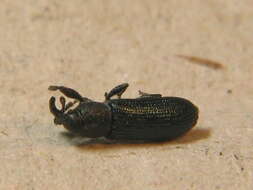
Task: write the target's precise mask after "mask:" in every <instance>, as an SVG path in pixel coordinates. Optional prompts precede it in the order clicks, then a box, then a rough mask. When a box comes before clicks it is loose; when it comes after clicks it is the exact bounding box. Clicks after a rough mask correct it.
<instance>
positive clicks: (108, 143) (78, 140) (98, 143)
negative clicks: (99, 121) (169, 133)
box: [60, 129, 211, 150]
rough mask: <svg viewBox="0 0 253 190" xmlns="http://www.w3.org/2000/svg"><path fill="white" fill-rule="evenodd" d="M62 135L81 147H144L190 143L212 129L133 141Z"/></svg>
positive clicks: (200, 138)
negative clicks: (168, 137) (177, 135)
mask: <svg viewBox="0 0 253 190" xmlns="http://www.w3.org/2000/svg"><path fill="white" fill-rule="evenodd" d="M60 135H61V136H62V137H63V138H65V139H67V140H68V141H69V143H70V144H71V145H73V146H76V147H77V148H80V149H84V150H85V149H112V148H124V147H133V148H134V147H143V146H149V147H150V146H160V145H167V144H168V145H180V144H190V143H195V142H197V141H200V140H203V139H207V138H209V137H210V136H211V130H210V129H194V130H191V131H189V132H188V133H187V134H185V135H183V136H181V137H178V138H176V139H173V140H168V141H157V142H149V141H133V140H131V141H130V140H108V139H105V138H97V139H87V138H83V137H81V136H77V135H75V134H72V133H70V132H61V133H60Z"/></svg>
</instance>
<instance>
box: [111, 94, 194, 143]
mask: <svg viewBox="0 0 253 190" xmlns="http://www.w3.org/2000/svg"><path fill="white" fill-rule="evenodd" d="M108 104H109V106H110V107H111V112H112V131H111V133H110V135H109V136H107V138H109V139H123V140H124V139H125V140H144V141H155V140H157V141H162V140H169V139H173V138H176V137H178V136H180V135H182V134H184V133H185V132H187V131H188V130H189V129H191V128H192V127H193V126H194V125H195V124H196V122H197V119H198V108H197V107H196V106H194V105H193V104H192V103H191V102H190V101H188V100H186V99H183V98H178V97H162V98H155V97H147V98H139V99H119V100H117V99H114V100H110V101H109V102H108Z"/></svg>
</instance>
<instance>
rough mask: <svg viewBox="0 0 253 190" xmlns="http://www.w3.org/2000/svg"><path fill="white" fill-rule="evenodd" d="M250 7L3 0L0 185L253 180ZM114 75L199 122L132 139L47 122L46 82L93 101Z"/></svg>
mask: <svg viewBox="0 0 253 190" xmlns="http://www.w3.org/2000/svg"><path fill="white" fill-rule="evenodd" d="M252 18H253V11H252V0H241V1H238V0H224V1H220V0H205V1H203V0H192V1H188V0H182V1H177V0H168V1H163V0H156V1H154V0H143V1H130V0H129V1H128V0H125V1H118V0H107V1H98V0H92V1H91V0H74V1H69V0H61V1H57V0H50V1H49V0H43V1H42V0H38V1H34V0H22V1H18V0H13V1H7V0H2V1H1V6H0V26H1V27H0V40H1V43H0V77H1V80H0V87H1V92H0V106H1V112H0V141H1V143H0V155H1V156H0V163H1V169H0V179H1V180H0V189H22V190H23V189H28V190H29V189H56V190H57V189H60V190H65V189H66V190H68V189H76V190H79V189H80V190H83V189H85V190H94V189H100V190H114V189H120V190H140V189H145V190H151V189H160V190H168V189H179V190H181V189H189V190H191V189H193V190H194V189H196V190H199V189H205V190H214V189H217V190H218V189H222V190H223V189H229V190H238V189H240V190H252V187H253V180H252V179H253V149H252V147H253V129H252V124H253V115H252V113H253V100H252V95H253V84H252V79H253V78H252V77H253V75H252V73H253V66H252V49H253V38H252V34H253V22H252ZM176 55H188V56H197V57H201V58H206V59H210V60H217V61H219V63H221V64H222V65H223V66H224V68H226V69H221V70H213V69H210V68H207V67H202V66H199V65H197V64H190V63H189V62H188V61H187V60H183V59H180V58H178V57H177V56H176ZM122 82H129V83H130V84H131V86H130V87H129V89H128V90H127V91H126V92H125V94H124V95H123V97H130V98H135V97H136V96H137V94H138V93H137V91H138V90H142V91H144V92H150V93H161V94H164V95H168V96H179V97H185V98H187V99H189V100H191V101H192V102H194V103H195V104H196V105H198V107H199V110H200V118H199V121H198V125H197V126H196V127H195V128H194V129H193V130H191V131H190V132H189V133H188V134H187V135H186V136H184V137H182V138H179V139H178V140H176V141H173V142H168V143H162V144H139V145H135V144H101V143H99V142H98V144H96V143H94V142H93V144H92V142H90V143H87V142H86V141H84V140H83V139H80V138H79V137H73V136H70V135H67V134H65V133H61V132H64V131H65V130H64V129H63V128H59V127H55V126H54V124H53V122H52V119H53V117H52V115H51V114H50V113H49V110H48V100H49V98H50V96H52V93H49V92H48V90H47V88H48V86H49V85H52V84H57V85H65V86H70V87H73V88H74V89H80V93H81V94H82V95H84V96H86V97H94V99H95V100H98V101H102V100H103V99H104V97H103V96H102V95H103V94H104V92H105V91H107V90H109V89H110V88H111V87H112V86H114V85H117V84H119V83H122ZM228 92H229V93H228ZM53 95H55V96H57V93H56V94H54V93H53ZM76 144H78V145H79V146H75V145H76Z"/></svg>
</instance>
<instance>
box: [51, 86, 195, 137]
mask: <svg viewBox="0 0 253 190" xmlns="http://www.w3.org/2000/svg"><path fill="white" fill-rule="evenodd" d="M127 87H128V84H127V83H124V84H121V85H118V86H116V87H115V88H113V89H112V90H111V91H110V92H109V93H105V101H104V102H95V101H92V100H90V99H88V98H86V97H82V96H81V95H80V94H79V93H78V92H76V91H75V90H73V89H71V88H67V87H64V86H50V87H49V88H48V89H49V90H53V91H55V90H60V91H61V92H62V93H63V94H64V95H65V96H67V97H68V98H73V99H75V101H74V102H69V103H68V104H66V105H65V102H66V101H65V98H64V97H60V102H61V105H62V108H61V110H59V109H57V108H56V105H55V97H51V98H50V100H49V108H50V111H51V113H52V114H53V115H54V116H55V119H54V123H55V124H56V125H63V126H64V127H65V128H66V129H67V130H69V131H70V132H72V133H75V134H78V135H81V136H84V137H89V138H96V137H106V138H108V139H117V140H143V141H164V140H170V139H173V138H176V137H178V136H180V135H183V134H184V133H186V132H187V131H188V130H190V129H191V128H192V127H193V126H194V125H195V124H196V123H197V120H198V108H197V107H196V106H195V105H193V104H192V103H191V102H190V101H189V100H186V99H184V98H179V97H162V95H161V94H148V93H144V92H141V91H139V93H140V97H138V98H136V99H121V95H122V93H123V92H124V91H125V90H126V89H127ZM114 95H117V96H118V99H111V97H112V96H114ZM77 102H79V105H78V106H77V107H76V108H74V109H73V110H72V109H70V107H72V106H73V105H74V104H75V103H77Z"/></svg>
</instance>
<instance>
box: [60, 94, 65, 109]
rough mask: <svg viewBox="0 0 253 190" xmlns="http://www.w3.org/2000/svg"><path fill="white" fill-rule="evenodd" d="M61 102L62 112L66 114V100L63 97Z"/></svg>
mask: <svg viewBox="0 0 253 190" xmlns="http://www.w3.org/2000/svg"><path fill="white" fill-rule="evenodd" d="M60 102H61V111H62V112H64V111H65V110H66V107H65V105H66V99H65V98H64V97H63V96H61V97H60Z"/></svg>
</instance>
